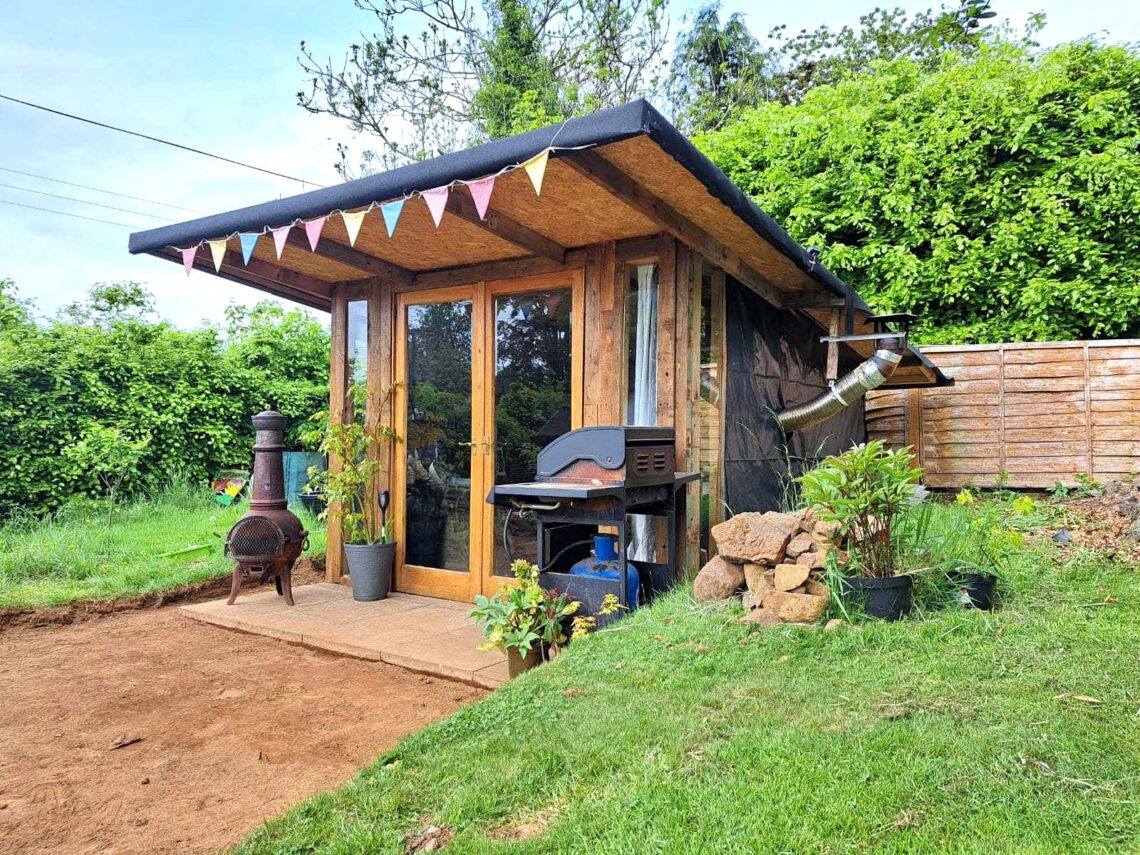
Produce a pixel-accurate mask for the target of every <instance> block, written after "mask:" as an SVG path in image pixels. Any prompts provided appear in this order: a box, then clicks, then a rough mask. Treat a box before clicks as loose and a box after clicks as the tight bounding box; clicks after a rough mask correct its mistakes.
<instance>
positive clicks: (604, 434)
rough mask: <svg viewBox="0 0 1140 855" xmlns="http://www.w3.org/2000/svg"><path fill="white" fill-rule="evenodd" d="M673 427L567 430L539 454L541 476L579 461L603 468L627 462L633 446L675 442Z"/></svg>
mask: <svg viewBox="0 0 1140 855" xmlns="http://www.w3.org/2000/svg"><path fill="white" fill-rule="evenodd" d="M673 441H674V433H673V428H671V427H659V426H656V425H595V426H593V427H584V428H578V430H572V431H570V432H569V433H564V434H562V436H560V437H558V439H556V440H554V441H553V442H552V443H550V445H548V446H546V448H544V449H542V451H540V452H539V453H538V470H537V473H536V474H537V476H538V477H539V478H553V477H554V476H555V475H556V474H557V473H559V472H561V471H562V470H563V469H565V468H566V467H567V466H569V465H570V464H571V463H574V462H575V461H577V460H592V461H594V462H595V463H597V464H598V465H599V466H601V467H602V468H603V469H620V468H621V467H622V466H624V465H625V450H626V448H627V447H628V446H630V445H642V444H653V443H655V444H670V445H671V444H672V443H673Z"/></svg>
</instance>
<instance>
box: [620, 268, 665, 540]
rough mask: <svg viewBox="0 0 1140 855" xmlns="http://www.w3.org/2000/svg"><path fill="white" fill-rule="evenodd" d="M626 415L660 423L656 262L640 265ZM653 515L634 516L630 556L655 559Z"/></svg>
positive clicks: (638, 422) (644, 422)
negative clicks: (658, 405) (630, 383)
mask: <svg viewBox="0 0 1140 855" xmlns="http://www.w3.org/2000/svg"><path fill="white" fill-rule="evenodd" d="M630 393H631V394H630V398H629V401H630V406H629V410H630V411H629V413H627V416H626V417H627V419H628V421H629V423H630V424H634V425H655V424H657V265H656V264H639V265H638V266H637V324H636V326H635V328H634V341H633V388H632V389H631V390H630ZM653 523H654V520H653V518H652V517H641V516H635V517H634V518H633V520H632V525H631V530H630V540H629V550H628V553H627V554H628V556H629V558H630V559H631V560H633V561H653V560H654V558H655V556H656V552H657V544H656V532H655V530H654V525H653Z"/></svg>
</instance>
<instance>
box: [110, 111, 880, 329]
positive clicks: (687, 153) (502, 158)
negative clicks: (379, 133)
mask: <svg viewBox="0 0 1140 855" xmlns="http://www.w3.org/2000/svg"><path fill="white" fill-rule="evenodd" d="M642 134H644V135H645V136H648V137H649V138H650V139H651V140H653V141H654V142H655V143H657V145H659V146H660V147H661V148H662V149H663V150H664V151H665V152H667V153H668V154H669V155H671V156H672V157H673V159H674V160H676V161H677V162H678V163H680V164H681V165H682V166H684V167H685V168H686V169H687V170H688V171H689V172H690V173H691V174H692V175H693V176H694V177H695V178H696V179H697V180H699V181H700V182H701V183H702V184H703V185H704V186H705V187H706V189H707V190H708V192H709V193H710V194H712V195H713V196H714V197H716V198H717V199H719V200H720V201H721V202H723V203H724V204H725V205H726V206H728V208H729V209H730V210H732V211H733V213H735V214H736V215H737V216H738V217H740V219H742V220H743V221H744V222H746V223H747V224H748V225H749V226H751V227H752V229H753V230H754V231H755V232H756V234H757V235H759V236H760V237H761V238H763V239H764V240H765V241H767V242H768V243H769V244H770V245H771V246H773V247H774V248H775V249H776V250H777V251H779V252H780V253H782V254H783V255H785V256H787V257H788V258H789V259H790V260H791V261H792V262H793V263H795V264H796V266H797V267H799V268H800V269H801V270H803V271H804V272H805V273H806V274H807V275H808V276H810V277H811V278H812V279H814V280H815V281H816V282H818V283H819V284H820V285H822V286H823V287H824V288H825V289H826V290H827V291H830V292H831V293H832V294H835V295H837V296H841V297H843V296H846V295H847V294H848V293H851V294H852V296H853V299H854V304H855V307H856V308H858V309H862V310H864V311H869V309H868V308H867V305H866V304H865V303H864V302H863V300H862V299H861V298H859V297H858V295H856V294H854V292H853V291H852V289H851V288H850V286H849V285H847V283H845V282H843V281H842V280H841V279H839V278H838V277H837V276H835V275H834V274H832V273H830V272H829V271H827V270H826V269H825V268H824V267H823V266H822V265H820V264H819V263H817V262H813V260H812V259H811V257H810V256H809V255H808V253H807V251H806V250H805V249H804V248H803V247H802V246H800V245H799V244H798V243H796V242H795V241H794V240H792V238H791V236H790V235H788V233H787V232H786V231H784V230H783V229H782V228H781V227H780V226H779V224H777V223H776V221H775V220H773V219H772V218H771V217H769V216H768V215H767V214H765V213H764V212H763V211H761V210H760V209H759V208H758V207H756V205H755V204H754V203H753V202H752V200H751V199H749V198H748V197H747V196H746V195H745V194H744V191H742V190H741V189H740V188H739V187H737V186H736V185H735V184H733V183H732V182H731V181H730V180H729V179H728V176H726V175H725V174H724V173H723V172H721V171H720V169H719V168H718V167H717V166H715V165H714V164H713V163H712V161H710V160H709V159H708V158H707V157H705V156H704V155H703V154H702V153H701V152H700V151H698V150H697V148H696V146H694V145H693V144H692V143H691V142H689V140H688V139H686V137H685V136H684V135H683V134H682V133H681V132H680V131H678V130H677V129H676V128H674V127H673V126H672V125H671V124H670V123H669V122H668V121H666V119H665V117H664V116H662V115H661V114H660V113H658V112H657V110H655V109H654V108H653V106H652V105H651V104H650V103H649V102H648V101H646V100H644V99H641V100H638V101H632V102H630V103H629V104H625V105H623V106H621V107H613V108H611V109H609V110H601V111H599V112H597V113H591V114H590V115H588V116H581V117H579V118H575V119H569V120H567V121H565V122H562V123H559V124H557V125H552V126H550V127H548V128H540V129H538V130H534V131H529V132H528V133H525V134H519V135H518V136H513V137H507V138H505V139H500V140H494V141H493V142H488V143H484V144H483V145H479V146H475V147H474V148H469V149H464V150H462V151H457V152H454V153H452V154H445V155H443V156H441V157H436V158H432V159H431V160H425V161H422V162H421V163H414V164H411V165H409V166H403V167H400V168H399V169H393V170H390V171H388V172H383V173H380V174H379V175H371V176H368V177H367V178H360V179H357V180H355V181H348V182H345V183H344V184H337V185H335V186H332V187H325V188H322V189H320V190H313V191H311V192H308V193H301V194H299V195H297V196H289V197H287V198H285V199H276V200H274V201H272V202H265V203H263V204H260V205H252V206H250V207H248V208H239V209H238V210H236V211H227V212H225V213H221V214H214V215H212V216H209V217H202V218H199V219H196V220H188V221H186V222H183V223H175V224H174V225H170V226H163V227H161V228H157V229H149V230H147V231H144V232H135V233H134V234H132V235H131V236H130V243H129V249H130V251H131V252H132V253H144V252H155V251H158V250H161V249H164V248H166V247H180V248H183V247H189V246H194V245H196V244H198V243H199V242H201V241H203V240H209V239H217V238H220V237H223V236H225V235H230V234H233V233H234V232H260V231H261V230H262V229H264V228H265V227H266V226H272V227H276V226H283V225H286V224H288V223H292V222H293V221H294V220H299V219H302V220H303V219H312V218H313V217H319V216H323V215H325V214H328V213H329V212H330V211H334V210H337V209H340V210H348V209H351V208H359V207H363V206H365V205H368V204H370V203H372V202H384V201H387V200H389V199H396V198H400V197H402V196H406V195H408V194H410V193H413V192H418V191H423V190H430V189H431V188H433V187H439V186H441V185H444V184H448V183H450V182H452V181H456V180H472V179H476V178H481V177H482V176H484V175H489V174H491V173H495V172H498V171H499V170H501V169H503V168H504V167H507V166H512V165H514V164H518V163H521V162H522V161H524V160H526V159H527V158H529V157H532V156H533V155H535V154H537V153H538V152H540V151H542V150H543V149H545V148H548V147H555V148H556V149H574V148H580V147H589V146H602V145H607V144H609V143H615V142H620V141H622V140H626V139H630V138H632V137H636V136H639V135H642ZM559 153H560V152H559V151H557V150H556V151H554V152H553V153H552V155H551V156H553V157H557V156H558V155H559ZM565 153H569V152H565Z"/></svg>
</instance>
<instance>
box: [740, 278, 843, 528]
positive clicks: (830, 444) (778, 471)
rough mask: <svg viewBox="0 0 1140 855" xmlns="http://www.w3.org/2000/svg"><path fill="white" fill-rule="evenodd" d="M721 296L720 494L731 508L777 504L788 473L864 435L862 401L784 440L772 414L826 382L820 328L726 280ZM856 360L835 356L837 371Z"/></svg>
mask: <svg viewBox="0 0 1140 855" xmlns="http://www.w3.org/2000/svg"><path fill="white" fill-rule="evenodd" d="M725 303H726V306H725V308H726V311H725V316H726V326H727V329H726V330H725V334H726V341H725V343H726V349H727V351H728V370H727V388H726V390H725V391H726V402H725V414H724V434H725V447H724V479H725V501H726V502H727V503H728V509H729V512H730V513H733V514H737V513H742V512H744V511H771V510H779V509H780V508H781V507H782V506H783V505H784V504H785V501H786V497H787V495H788V491H789V490H791V489H794V485H793V484H792V483H791V480H790V478H791V477H794V476H795V475H798V474H799V473H800V472H802V471H803V470H804V469H808V468H811V466H812V465H813V464H814V463H815V461H816V460H818V459H820V458H822V457H827V456H828V455H829V454H835V453H837V452H840V451H843V450H844V449H846V448H849V447H850V446H851V445H852V443H857V442H863V441H864V439H865V438H866V425H865V422H864V416H863V406H862V404H861V403H858V404H853V405H852V406H850V407H848V408H847V409H845V410H843V411H842V412H840V413H837V414H836V415H834V416H832V417H831V418H830V419H828V420H827V421H825V422H823V423H822V424H818V425H816V426H815V427H812V428H807V429H806V430H803V431H797V432H796V433H794V434H793V435H792V436H791V437H790V442H789V444H788V445H787V446H785V441H784V436H783V435H782V434H781V433H780V429H779V428H778V427H776V421H775V419H774V418H773V417H772V413H773V412H779V411H780V410H782V409H784V408H785V407H788V406H792V405H795V404H802V403H803V402H805V401H808V400H810V399H811V398H814V397H815V396H816V395H818V394H819V393H820V392H822V391H824V390H826V389H827V381H826V380H825V379H824V372H825V370H826V367H827V345H825V344H823V343H821V342H820V340H819V339H820V336H821V335H823V333H822V332H821V331H820V328H819V327H818V326H817V325H816V324H814V323H812V322H811V321H810V320H808V319H807V318H804V317H802V316H801V315H799V314H797V313H795V312H791V311H781V310H780V309H776V308H773V307H772V306H770V305H769V304H768V303H766V302H765V301H764V300H762V299H761V298H760V297H758V296H757V295H756V294H755V293H754V292H752V291H750V290H749V289H748V288H746V287H744V286H743V285H740V284H739V283H738V282H736V281H735V280H732V279H729V280H728V285H727V288H726V289H725ZM858 362H859V360H858V359H857V358H853V357H850V356H848V358H846V359H841V360H840V368H839V371H840V374H841V375H842V374H844V373H846V372H847V371H850V370H851V369H852V368H854V367H855V366H856V365H857V364H858ZM789 463H790V465H791V473H790V475H789Z"/></svg>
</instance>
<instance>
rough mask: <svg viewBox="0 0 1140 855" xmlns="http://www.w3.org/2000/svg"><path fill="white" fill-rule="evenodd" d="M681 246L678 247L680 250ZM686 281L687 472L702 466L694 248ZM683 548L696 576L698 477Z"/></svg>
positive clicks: (682, 400) (699, 270) (682, 411)
mask: <svg viewBox="0 0 1140 855" xmlns="http://www.w3.org/2000/svg"><path fill="white" fill-rule="evenodd" d="M679 249H680V248H678V251H679ZM687 254H688V256H689V263H688V271H687V281H686V283H685V284H686V286H687V287H685V288H684V289H681V288H678V314H677V319H678V333H681V332H682V330H681V327H684V331H683V332H684V335H683V338H682V336H681V335H680V334H679V335H678V344H677V346H678V351H679V353H680V354H683V357H684V358H683V360H681V361H680V362H679V364H680V367H679V369H678V371H677V379H678V383H677V387H678V392H677V401H678V402H679V406H678V414H679V419H678V421H679V424H678V430H680V428H681V424H680V423H681V422H683V423H684V428H685V430H684V432H685V436H686V454H685V457H684V460H685V471H687V472H699V471H700V465H701V436H700V421H699V419H698V417H697V411H698V405H699V403H700V397H701V282H702V280H703V278H704V264H703V261H702V259H701V256H700V255H698V254H697V253H695V252H692V251H691V250H690V251H689V252H688V253H687ZM685 491H686V493H687V497H686V502H685V520H684V540H680V541H679V542H681V543H683V544H684V545H685V546H684V549H683V550H682V551H681V555H680V556H679V558H680V559H681V565H680V566H681V568H682V572H685V573H687V574H688V575H689V576H690V577H691V576H694V575H696V572H697V570H698V569H700V563H701V483H700V481H699V480H697V481H696V482H694V483H692V484H690V485H688V487H686V490H685Z"/></svg>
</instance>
